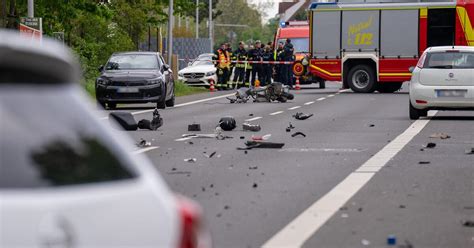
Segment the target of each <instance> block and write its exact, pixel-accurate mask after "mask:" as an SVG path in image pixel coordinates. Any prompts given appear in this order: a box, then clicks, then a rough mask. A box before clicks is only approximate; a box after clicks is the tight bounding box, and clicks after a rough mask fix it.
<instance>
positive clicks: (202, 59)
mask: <svg viewBox="0 0 474 248" xmlns="http://www.w3.org/2000/svg"><path fill="white" fill-rule="evenodd" d="M197 65H212V61H211V57H199V58H198V59H197V60H194V62H193V63H192V66H197Z"/></svg>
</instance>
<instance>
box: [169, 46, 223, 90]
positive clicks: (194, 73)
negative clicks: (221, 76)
mask: <svg viewBox="0 0 474 248" xmlns="http://www.w3.org/2000/svg"><path fill="white" fill-rule="evenodd" d="M212 56H213V54H212V53H205V54H201V55H199V57H197V58H196V59H195V60H194V61H193V62H190V63H189V64H188V67H186V68H184V69H182V70H180V71H179V72H178V80H181V81H184V82H185V83H187V84H188V85H194V86H209V85H210V82H209V81H210V80H213V82H214V83H216V82H217V75H216V67H215V66H214V64H213V63H212Z"/></svg>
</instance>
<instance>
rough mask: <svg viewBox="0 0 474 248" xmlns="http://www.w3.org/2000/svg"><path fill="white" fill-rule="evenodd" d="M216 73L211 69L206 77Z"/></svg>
mask: <svg viewBox="0 0 474 248" xmlns="http://www.w3.org/2000/svg"><path fill="white" fill-rule="evenodd" d="M215 74H216V73H215V72H213V71H210V72H208V73H206V77H209V76H214V75H215Z"/></svg>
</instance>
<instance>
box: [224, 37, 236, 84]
mask: <svg viewBox="0 0 474 248" xmlns="http://www.w3.org/2000/svg"><path fill="white" fill-rule="evenodd" d="M225 45H226V51H227V52H228V53H229V58H230V60H231V61H235V57H234V55H233V52H232V47H231V46H230V43H225ZM234 67H235V63H232V62H230V63H229V72H228V73H227V79H226V82H227V88H228V89H233V88H234V83H235V82H233V81H231V76H232V72H233V71H234Z"/></svg>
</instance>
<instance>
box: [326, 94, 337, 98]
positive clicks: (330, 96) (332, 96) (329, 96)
mask: <svg viewBox="0 0 474 248" xmlns="http://www.w3.org/2000/svg"><path fill="white" fill-rule="evenodd" d="M333 96H335V95H328V96H327V98H329V97H333Z"/></svg>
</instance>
